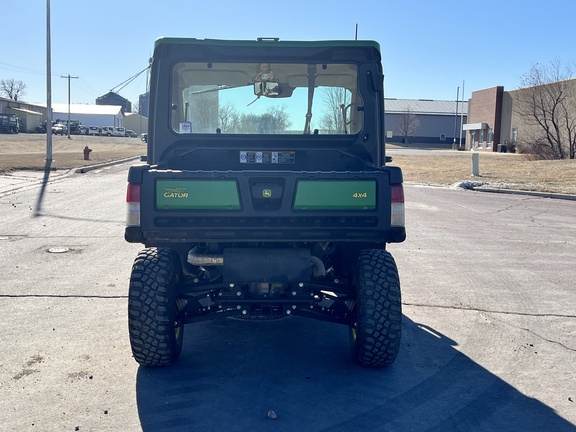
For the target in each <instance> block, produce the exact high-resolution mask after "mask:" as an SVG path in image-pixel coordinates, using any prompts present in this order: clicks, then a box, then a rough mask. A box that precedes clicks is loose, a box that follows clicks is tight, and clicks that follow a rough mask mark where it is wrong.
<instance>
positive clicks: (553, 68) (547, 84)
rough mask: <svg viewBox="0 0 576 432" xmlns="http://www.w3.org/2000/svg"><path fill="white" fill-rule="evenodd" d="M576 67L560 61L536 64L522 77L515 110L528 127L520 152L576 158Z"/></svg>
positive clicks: (548, 156) (521, 139)
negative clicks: (575, 69)
mask: <svg viewBox="0 0 576 432" xmlns="http://www.w3.org/2000/svg"><path fill="white" fill-rule="evenodd" d="M573 76H574V66H573V65H569V64H567V63H565V62H562V61H560V60H553V61H551V62H550V63H549V64H548V65H542V64H539V63H536V64H534V65H533V66H532V68H531V69H530V71H529V72H528V73H526V74H525V75H523V76H522V78H521V87H522V88H521V89H519V90H517V91H515V94H514V110H515V111H516V112H517V113H518V114H519V117H520V118H521V119H522V121H523V122H524V123H525V125H526V126H527V128H526V129H525V131H524V132H523V135H522V137H521V138H519V142H518V145H519V150H520V151H525V152H530V153H533V154H536V155H537V156H539V157H542V158H546V159H565V158H570V159H574V157H575V150H576V80H574V79H572V77H573Z"/></svg>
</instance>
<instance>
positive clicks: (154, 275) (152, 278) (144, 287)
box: [128, 248, 184, 366]
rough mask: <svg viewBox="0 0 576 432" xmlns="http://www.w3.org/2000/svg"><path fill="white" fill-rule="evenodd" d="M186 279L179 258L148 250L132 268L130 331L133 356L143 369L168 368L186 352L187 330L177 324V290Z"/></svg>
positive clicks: (160, 250) (171, 253)
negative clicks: (144, 367) (183, 278)
mask: <svg viewBox="0 0 576 432" xmlns="http://www.w3.org/2000/svg"><path fill="white" fill-rule="evenodd" d="M181 278H182V265H181V263H180V259H179V257H178V254H177V253H176V252H175V251H174V250H172V249H169V248H147V249H144V250H142V251H140V253H139V254H138V256H137V257H136V259H135V260H134V265H133V266H132V274H131V276H130V288H129V293H128V327H129V333H130V345H131V347H132V354H133V355H134V358H135V359H136V361H137V362H138V363H140V364H141V365H143V366H168V365H171V364H172V363H174V362H175V361H176V359H178V357H179V356H180V352H181V351H182V339H183V336H184V326H183V325H181V324H179V323H177V307H176V287H177V285H178V284H179V283H180V280H181Z"/></svg>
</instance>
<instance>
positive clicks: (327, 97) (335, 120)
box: [320, 87, 351, 133]
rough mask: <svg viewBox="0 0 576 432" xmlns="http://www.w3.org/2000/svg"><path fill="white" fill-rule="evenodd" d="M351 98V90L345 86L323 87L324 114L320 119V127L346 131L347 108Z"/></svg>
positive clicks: (328, 129) (337, 131)
mask: <svg viewBox="0 0 576 432" xmlns="http://www.w3.org/2000/svg"><path fill="white" fill-rule="evenodd" d="M350 100H351V94H350V92H349V91H348V90H346V89H345V88H343V87H325V88H323V102H324V114H323V115H322V118H321V119H320V129H323V130H327V131H335V132H336V133H346V117H345V112H346V111H345V110H346V109H347V107H348V105H349V104H350Z"/></svg>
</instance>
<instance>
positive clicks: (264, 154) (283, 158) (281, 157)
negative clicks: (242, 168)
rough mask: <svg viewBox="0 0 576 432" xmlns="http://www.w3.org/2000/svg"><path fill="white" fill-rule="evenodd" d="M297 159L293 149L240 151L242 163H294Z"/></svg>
mask: <svg viewBox="0 0 576 432" xmlns="http://www.w3.org/2000/svg"><path fill="white" fill-rule="evenodd" d="M295 159H296V154H295V152H293V151H252V150H242V151H240V163H242V164H293V163H294V162H295Z"/></svg>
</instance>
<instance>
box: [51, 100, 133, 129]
mask: <svg viewBox="0 0 576 432" xmlns="http://www.w3.org/2000/svg"><path fill="white" fill-rule="evenodd" d="M58 119H60V120H68V104H58V103H55V104H52V120H58ZM70 120H78V121H79V122H80V124H82V125H84V126H99V127H102V126H115V127H124V114H123V113H122V107H121V106H117V105H84V104H70Z"/></svg>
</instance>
